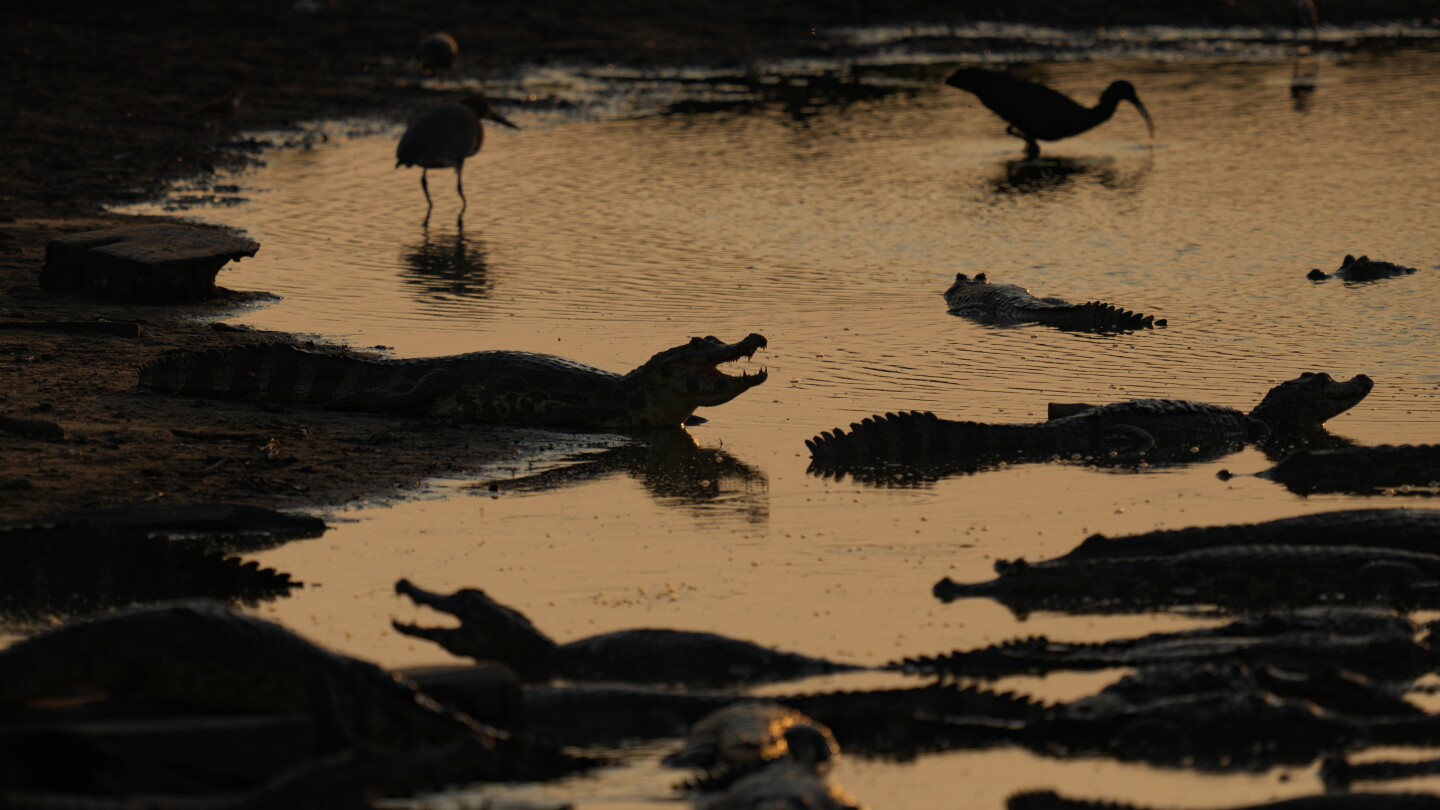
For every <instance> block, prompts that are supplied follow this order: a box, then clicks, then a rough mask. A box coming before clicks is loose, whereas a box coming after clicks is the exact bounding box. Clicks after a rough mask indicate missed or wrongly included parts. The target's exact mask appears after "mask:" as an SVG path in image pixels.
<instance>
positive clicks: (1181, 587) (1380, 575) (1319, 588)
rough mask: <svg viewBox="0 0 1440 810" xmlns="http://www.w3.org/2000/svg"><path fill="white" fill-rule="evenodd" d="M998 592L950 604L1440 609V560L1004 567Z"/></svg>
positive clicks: (1211, 554) (1143, 560)
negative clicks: (983, 599) (973, 601)
mask: <svg viewBox="0 0 1440 810" xmlns="http://www.w3.org/2000/svg"><path fill="white" fill-rule="evenodd" d="M996 570H997V572H998V573H999V576H997V577H996V578H995V579H993V580H990V581H989V582H980V583H973V584H961V583H957V582H954V581H953V580H951V579H950V578H949V577H946V578H944V579H942V580H940V581H939V582H937V583H935V586H934V589H933V592H934V594H935V596H936V598H938V599H940V600H941V601H944V602H951V601H954V600H956V599H964V598H967V597H989V598H991V599H994V600H996V601H998V602H1000V603H1001V604H1003V605H1005V606H1006V607H1007V608H1009V609H1010V610H1011V611H1012V612H1014V613H1015V614H1016V615H1019V616H1025V615H1028V614H1030V613H1032V612H1034V611H1037V610H1052V611H1062V612H1068V613H1131V612H1137V611H1139V612H1144V611H1150V610H1159V609H1164V608H1179V607H1186V608H1209V609H1215V610H1220V611H1225V612H1232V611H1243V610H1274V609H1281V608H1286V607H1303V606H1311V605H1326V604H1344V605H1382V606H1387V607H1395V608H1406V609H1422V608H1435V607H1440V554H1428V553H1424V552H1417V551H1401V550H1398V549H1389V548H1375V547H1366V546H1360V545H1354V546H1314V545H1307V546H1283V545H1259V546H1218V547H1215V548H1202V549H1199V550H1196V551H1183V552H1177V553H1174V554H1168V555H1163V556H1156V557H1099V558H1094V559H1091V558H1080V559H1065V558H1061V559H1056V560H1049V561H1045V562H1040V563H1035V564H1030V563H1027V562H1025V561H1024V560H1014V561H1010V562H1007V561H1000V562H997V563H996Z"/></svg>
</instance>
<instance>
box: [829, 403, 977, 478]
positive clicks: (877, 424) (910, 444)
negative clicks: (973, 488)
mask: <svg viewBox="0 0 1440 810" xmlns="http://www.w3.org/2000/svg"><path fill="white" fill-rule="evenodd" d="M952 427H953V424H952V423H947V422H944V421H942V420H941V419H940V417H938V416H936V415H935V414H933V413H930V412H929V411H925V412H920V411H905V412H902V413H887V414H885V415H883V416H870V417H866V418H865V419H862V420H861V421H859V422H855V423H853V424H851V425H850V432H849V433H846V432H845V430H844V428H836V429H835V430H833V431H832V430H827V431H824V432H822V433H821V434H820V435H818V436H816V437H815V438H813V439H806V440H805V446H806V447H808V448H810V456H811V458H813V459H814V461H815V463H816V464H824V465H846V464H858V465H864V464H867V463H874V462H875V461H876V460H877V459H907V460H914V461H917V462H920V461H922V460H927V459H928V460H938V459H945V458H950V457H952V456H954V455H957V454H959V453H960V451H961V450H962V448H961V447H960V439H959V436H958V435H956V432H955V431H954V430H952Z"/></svg>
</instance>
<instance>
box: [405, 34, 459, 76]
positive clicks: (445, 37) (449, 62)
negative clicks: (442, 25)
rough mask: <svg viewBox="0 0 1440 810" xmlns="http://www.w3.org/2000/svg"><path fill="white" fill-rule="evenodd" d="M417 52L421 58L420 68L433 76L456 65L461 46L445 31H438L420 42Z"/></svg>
mask: <svg viewBox="0 0 1440 810" xmlns="http://www.w3.org/2000/svg"><path fill="white" fill-rule="evenodd" d="M416 52H417V53H418V54H419V56H420V66H421V67H422V68H424V69H425V72H426V73H428V74H430V75H432V76H433V75H435V74H436V73H439V72H440V71H442V70H449V69H450V68H451V67H453V66H454V65H455V57H457V56H459V55H460V46H459V44H457V43H456V42H455V38H454V37H452V36H450V35H449V34H447V33H445V32H444V31H436V32H435V33H433V34H429V35H427V36H426V37H425V38H424V39H422V40H420V45H419V46H418V47H417V48H416Z"/></svg>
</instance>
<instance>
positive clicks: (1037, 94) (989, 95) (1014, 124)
mask: <svg viewBox="0 0 1440 810" xmlns="http://www.w3.org/2000/svg"><path fill="white" fill-rule="evenodd" d="M945 83H946V84H948V85H950V86H951V87H955V88H958V89H960V90H964V91H966V92H969V93H974V94H975V97H976V98H978V99H980V103H981V104H984V105H985V106H986V107H989V108H990V110H991V111H992V112H994V113H995V114H996V115H998V116H1000V117H1001V118H1003V119H1005V121H1006V122H1007V123H1008V124H1009V125H1010V126H1009V127H1008V128H1007V129H1006V130H1005V131H1006V132H1008V133H1009V134H1011V135H1013V136H1015V137H1017V138H1023V139H1024V140H1025V154H1026V156H1027V157H1030V158H1031V159H1034V158H1037V157H1039V156H1040V145H1039V144H1038V143H1037V141H1058V140H1061V139H1062V138H1069V137H1071V136H1073V135H1079V134H1080V133H1082V132H1086V131H1088V130H1091V129H1094V128H1095V127H1097V126H1099V125H1101V124H1103V123H1105V122H1106V121H1109V120H1110V117H1111V116H1113V115H1114V114H1115V108H1116V106H1117V105H1118V104H1119V103H1120V102H1122V101H1128V102H1130V103H1131V104H1134V105H1135V109H1137V110H1139V111H1140V116H1141V117H1142V118H1144V119H1145V126H1146V127H1148V128H1149V130H1150V137H1151V138H1154V137H1155V123H1154V121H1152V120H1151V119H1150V113H1149V112H1148V111H1147V110H1146V109H1145V105H1144V104H1142V103H1141V102H1140V96H1138V95H1137V94H1136V93H1135V86H1134V85H1132V84H1131V83H1130V82H1127V81H1118V82H1112V83H1111V84H1110V86H1109V87H1107V88H1105V92H1103V93H1101V94H1100V103H1098V104H1096V105H1095V106H1094V107H1085V106H1082V105H1080V104H1078V103H1076V102H1075V101H1074V100H1073V99H1071V98H1070V97H1069V96H1066V95H1064V94H1063V93H1059V92H1056V91H1055V90H1051V89H1050V88H1048V87H1046V86H1045V85H1043V84H1037V83H1035V82H1031V81H1026V80H1025V79H1021V78H1019V77H1017V76H1012V75H1011V74H1009V73H1001V72H998V71H993V70H980V69H977V68H961V69H960V70H957V71H955V72H954V73H953V74H951V75H950V78H948V79H946V80H945Z"/></svg>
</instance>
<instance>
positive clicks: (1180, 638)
mask: <svg viewBox="0 0 1440 810" xmlns="http://www.w3.org/2000/svg"><path fill="white" fill-rule="evenodd" d="M1428 630H1429V628H1425V629H1424V630H1422V628H1421V627H1418V626H1416V625H1415V623H1414V622H1411V621H1410V620H1409V619H1407V618H1405V617H1403V616H1397V615H1395V614H1394V613H1392V612H1389V611H1382V610H1358V609H1353V608H1331V607H1326V608H1312V609H1300V610H1287V611H1283V612H1275V613H1266V614H1257V615H1249V616H1242V617H1239V618H1237V619H1235V620H1234V621H1231V622H1229V623H1227V624H1224V625H1221V626H1218V627H1206V628H1200V629H1195V630H1182V631H1178V632H1169V633H1151V634H1149V635H1145V636H1140V637H1138V638H1124V639H1111V640H1109V641H1099V642H1063V641H1053V640H1051V639H1049V638H1047V637H1045V636H1031V637H1028V638H1020V639H1015V640H1012V641H1007V642H1004V643H1001V644H992V645H989V646H986V647H981V648H978V649H973V650H960V651H956V652H952V653H946V654H943V655H934V656H915V657H910V658H906V659H904V660H903V661H900V662H898V663H897V664H892V665H890V667H889V668H891V669H899V670H901V671H903V672H905V673H907V674H914V675H929V676H940V677H955V678H987V679H993V678H1005V677H1011V676H1015V675H1043V674H1046V673H1050V672H1057V671H1090V670H1103V669H1112V668H1137V667H1146V666H1156V665H1160V664H1173V663H1182V662H1183V663H1191V664H1195V665H1200V664H1205V663H1210V662H1218V661H1240V662H1242V663H1244V664H1246V665H1248V666H1251V667H1252V668H1256V667H1264V666H1272V665H1273V666H1277V667H1283V668H1285V669H1289V670H1295V669H1298V670H1302V671H1305V672H1311V673H1315V672H1319V671H1323V670H1332V669H1339V670H1343V671H1345V672H1348V673H1355V674H1357V675H1360V676H1363V677H1369V678H1375V679H1379V680H1385V681H1408V680H1411V679H1414V678H1418V677H1419V676H1421V675H1423V674H1426V673H1429V672H1433V671H1434V670H1435V669H1436V668H1437V666H1440V651H1436V650H1433V649H1432V648H1431V646H1430V644H1429V638H1428ZM1422 633H1425V634H1426V635H1425V637H1424V638H1422V637H1421V635H1422Z"/></svg>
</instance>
